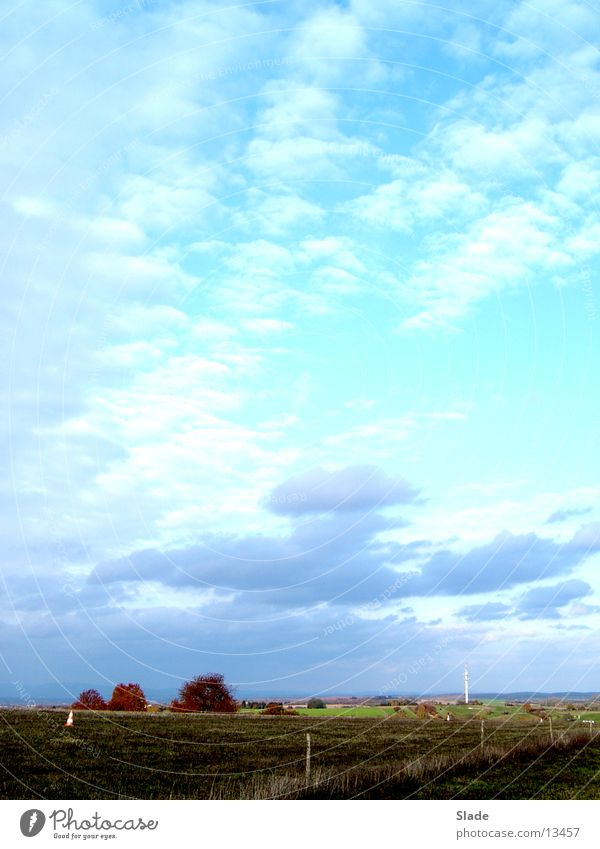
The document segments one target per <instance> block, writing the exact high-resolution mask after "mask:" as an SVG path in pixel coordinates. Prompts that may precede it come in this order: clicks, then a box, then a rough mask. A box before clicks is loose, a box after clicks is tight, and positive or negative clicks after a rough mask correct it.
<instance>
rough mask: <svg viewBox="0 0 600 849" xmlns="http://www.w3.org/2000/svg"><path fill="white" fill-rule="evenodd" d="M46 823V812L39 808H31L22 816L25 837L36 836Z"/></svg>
mask: <svg viewBox="0 0 600 849" xmlns="http://www.w3.org/2000/svg"><path fill="white" fill-rule="evenodd" d="M45 824H46V817H45V816H44V813H43V812H42V811H40V810H38V809H37V808H31V810H29V811H25V813H24V814H23V815H22V816H21V834H23V835H24V836H25V837H35V836H36V834H39V833H40V831H41V830H42V829H43V827H44V825H45Z"/></svg>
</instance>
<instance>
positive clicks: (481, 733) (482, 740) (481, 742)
mask: <svg viewBox="0 0 600 849" xmlns="http://www.w3.org/2000/svg"><path fill="white" fill-rule="evenodd" d="M481 751H482V752H483V719H482V720H481Z"/></svg>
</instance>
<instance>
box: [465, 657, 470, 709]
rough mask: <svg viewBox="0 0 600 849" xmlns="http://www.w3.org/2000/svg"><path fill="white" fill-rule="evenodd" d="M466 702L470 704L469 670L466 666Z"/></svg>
mask: <svg viewBox="0 0 600 849" xmlns="http://www.w3.org/2000/svg"><path fill="white" fill-rule="evenodd" d="M465 704H466V705H468V704H469V670H468V669H467V667H466V666H465Z"/></svg>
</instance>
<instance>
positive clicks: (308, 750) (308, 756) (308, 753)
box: [306, 734, 310, 784]
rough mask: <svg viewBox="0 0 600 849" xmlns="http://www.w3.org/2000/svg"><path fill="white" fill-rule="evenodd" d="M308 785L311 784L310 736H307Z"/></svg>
mask: <svg viewBox="0 0 600 849" xmlns="http://www.w3.org/2000/svg"><path fill="white" fill-rule="evenodd" d="M306 783H307V784H309V783H310V734H307V735H306Z"/></svg>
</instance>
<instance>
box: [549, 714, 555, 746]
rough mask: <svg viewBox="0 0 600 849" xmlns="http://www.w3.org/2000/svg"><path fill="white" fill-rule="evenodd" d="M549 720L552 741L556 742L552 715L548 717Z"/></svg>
mask: <svg viewBox="0 0 600 849" xmlns="http://www.w3.org/2000/svg"><path fill="white" fill-rule="evenodd" d="M548 722H549V723H550V742H551V743H552V744H554V731H553V730H552V717H551V716H549V717H548Z"/></svg>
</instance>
